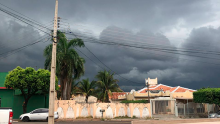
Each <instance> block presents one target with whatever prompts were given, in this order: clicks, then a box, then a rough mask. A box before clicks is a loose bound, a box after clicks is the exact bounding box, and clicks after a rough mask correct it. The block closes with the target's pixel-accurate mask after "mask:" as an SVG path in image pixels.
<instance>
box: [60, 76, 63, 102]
mask: <svg viewBox="0 0 220 124" xmlns="http://www.w3.org/2000/svg"><path fill="white" fill-rule="evenodd" d="M60 97H61V99H63V77H62V76H61V77H60Z"/></svg>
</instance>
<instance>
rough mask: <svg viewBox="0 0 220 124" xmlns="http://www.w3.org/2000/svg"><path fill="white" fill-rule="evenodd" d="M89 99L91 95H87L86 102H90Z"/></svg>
mask: <svg viewBox="0 0 220 124" xmlns="http://www.w3.org/2000/svg"><path fill="white" fill-rule="evenodd" d="M88 99H89V96H88V95H86V103H88Z"/></svg>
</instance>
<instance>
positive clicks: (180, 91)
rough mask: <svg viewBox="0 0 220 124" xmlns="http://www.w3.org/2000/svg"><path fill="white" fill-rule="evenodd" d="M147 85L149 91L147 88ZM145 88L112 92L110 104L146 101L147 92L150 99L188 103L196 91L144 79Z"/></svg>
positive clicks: (156, 80)
mask: <svg viewBox="0 0 220 124" xmlns="http://www.w3.org/2000/svg"><path fill="white" fill-rule="evenodd" d="M147 83H148V84H149V91H148V87H147ZM145 84H146V87H144V88H142V89H140V90H138V91H135V90H131V92H122V93H118V92H117V93H116V92H113V93H112V96H111V97H110V98H111V101H112V102H120V101H122V100H143V99H146V100H147V99H148V92H149V98H150V99H162V98H163V99H164V98H166V99H176V100H177V102H187V101H188V102H189V101H192V100H193V92H195V91H196V90H193V89H189V88H185V87H181V86H176V87H172V86H167V85H164V84H158V79H157V78H155V79H150V78H147V79H145Z"/></svg>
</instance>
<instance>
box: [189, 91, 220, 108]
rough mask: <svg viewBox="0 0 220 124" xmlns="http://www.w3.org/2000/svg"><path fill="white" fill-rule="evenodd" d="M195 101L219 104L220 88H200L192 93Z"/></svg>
mask: <svg viewBox="0 0 220 124" xmlns="http://www.w3.org/2000/svg"><path fill="white" fill-rule="evenodd" d="M193 101H194V102H196V103H209V104H217V105H220V88H202V89H199V90H198V91H196V92H194V93H193Z"/></svg>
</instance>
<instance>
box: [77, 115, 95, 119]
mask: <svg viewBox="0 0 220 124" xmlns="http://www.w3.org/2000/svg"><path fill="white" fill-rule="evenodd" d="M76 119H93V117H92V116H87V117H77V118H76Z"/></svg>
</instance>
